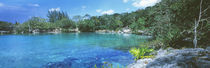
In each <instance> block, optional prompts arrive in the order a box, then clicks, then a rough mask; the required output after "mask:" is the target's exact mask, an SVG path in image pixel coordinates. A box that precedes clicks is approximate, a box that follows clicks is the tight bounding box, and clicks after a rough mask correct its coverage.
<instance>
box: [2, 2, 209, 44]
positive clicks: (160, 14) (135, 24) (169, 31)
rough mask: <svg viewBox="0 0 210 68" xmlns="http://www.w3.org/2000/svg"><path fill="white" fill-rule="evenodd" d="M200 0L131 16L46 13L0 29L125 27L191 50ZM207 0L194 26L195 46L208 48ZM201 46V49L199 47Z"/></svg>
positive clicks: (163, 4) (159, 5)
mask: <svg viewBox="0 0 210 68" xmlns="http://www.w3.org/2000/svg"><path fill="white" fill-rule="evenodd" d="M200 2H201V0H162V1H161V2H160V3H157V4H156V5H155V6H152V7H147V8H145V9H139V10H137V11H135V12H131V13H122V14H118V13H115V14H112V15H107V14H105V15H102V16H90V15H88V14H86V15H84V16H79V15H78V16H74V17H73V18H69V16H68V14H67V13H65V12H63V11H48V14H47V17H48V19H44V18H40V17H32V18H31V19H29V20H28V21H26V22H24V23H22V24H20V23H15V24H11V23H6V22H2V21H1V22H0V30H13V31H16V32H18V33H20V32H31V31H32V30H39V31H42V32H45V31H53V30H55V29H62V31H63V32H69V30H70V29H76V28H79V30H80V31H82V32H93V31H96V30H114V31H117V30H121V29H122V28H125V27H128V28H130V29H132V31H134V32H135V31H138V30H142V31H146V32H149V33H151V34H152V36H153V37H154V39H156V40H161V41H163V42H164V44H165V45H166V47H167V46H171V47H177V48H180V47H184V46H182V45H186V47H191V45H192V40H193V37H194V25H195V23H194V22H195V20H197V19H198V18H199V12H200ZM209 5H210V0H203V3H202V6H201V7H202V8H203V10H202V11H205V12H202V20H201V21H199V22H200V24H199V26H198V27H197V29H196V30H197V33H196V34H197V39H198V44H200V45H203V46H208V45H209V44H210V43H209V41H210V39H209V38H210V30H209V27H210V26H209V25H210V23H209V22H210V13H209V12H210V6H209ZM201 47H202V46H201Z"/></svg>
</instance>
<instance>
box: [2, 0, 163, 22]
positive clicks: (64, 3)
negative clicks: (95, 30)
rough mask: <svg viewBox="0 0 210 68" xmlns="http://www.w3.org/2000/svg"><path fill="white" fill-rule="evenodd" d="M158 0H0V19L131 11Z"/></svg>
mask: <svg viewBox="0 0 210 68" xmlns="http://www.w3.org/2000/svg"><path fill="white" fill-rule="evenodd" d="M157 2H160V0H0V21H9V22H13V23H14V22H15V21H18V22H24V21H26V20H27V19H29V18H30V17H32V16H39V17H42V18H47V17H46V15H47V12H48V11H49V10H57V11H65V12H67V13H68V14H69V16H70V17H73V16H75V15H85V14H90V15H91V16H99V15H103V14H113V13H124V12H132V11H135V10H137V9H143V8H145V7H147V6H153V5H155V3H157Z"/></svg>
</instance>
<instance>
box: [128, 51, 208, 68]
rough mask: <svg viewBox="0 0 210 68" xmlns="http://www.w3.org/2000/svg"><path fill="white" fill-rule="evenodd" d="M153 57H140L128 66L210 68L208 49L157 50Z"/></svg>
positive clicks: (131, 67)
mask: <svg viewBox="0 0 210 68" xmlns="http://www.w3.org/2000/svg"><path fill="white" fill-rule="evenodd" d="M156 54H157V55H156V57H155V58H146V59H140V60H138V61H137V62H136V63H133V64H130V65H128V68H210V50H209V49H202V48H186V49H181V50H179V49H172V48H169V49H166V50H159V51H157V53H156Z"/></svg>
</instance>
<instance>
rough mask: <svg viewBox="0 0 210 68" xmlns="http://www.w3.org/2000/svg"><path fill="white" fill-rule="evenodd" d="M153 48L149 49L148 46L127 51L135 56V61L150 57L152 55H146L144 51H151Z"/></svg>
mask: <svg viewBox="0 0 210 68" xmlns="http://www.w3.org/2000/svg"><path fill="white" fill-rule="evenodd" d="M153 51H154V49H149V48H148V47H145V48H132V49H131V50H130V51H129V52H130V53H131V54H132V55H133V56H134V57H135V59H134V60H135V61H137V60H138V59H142V58H151V57H153V56H152V55H146V53H151V52H153Z"/></svg>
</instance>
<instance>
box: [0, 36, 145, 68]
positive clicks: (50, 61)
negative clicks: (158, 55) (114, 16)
mask: <svg viewBox="0 0 210 68" xmlns="http://www.w3.org/2000/svg"><path fill="white" fill-rule="evenodd" d="M148 38H149V37H148V36H139V35H133V34H98V33H62V34H24V35H0V68H52V67H54V68H57V67H63V68H65V67H66V68H94V66H95V65H97V66H101V65H103V64H104V62H108V63H110V64H113V66H120V67H122V66H124V67H125V66H126V65H128V64H130V63H132V62H134V61H133V57H132V55H131V54H129V52H128V49H129V48H130V47H133V46H136V45H139V44H141V43H142V42H144V41H146V40H147V39H148Z"/></svg>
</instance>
